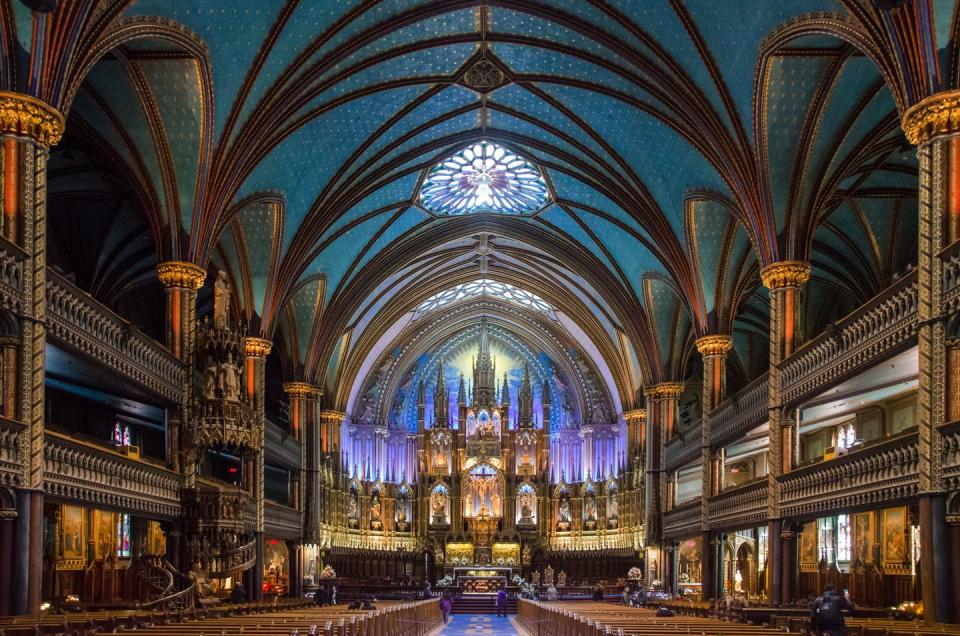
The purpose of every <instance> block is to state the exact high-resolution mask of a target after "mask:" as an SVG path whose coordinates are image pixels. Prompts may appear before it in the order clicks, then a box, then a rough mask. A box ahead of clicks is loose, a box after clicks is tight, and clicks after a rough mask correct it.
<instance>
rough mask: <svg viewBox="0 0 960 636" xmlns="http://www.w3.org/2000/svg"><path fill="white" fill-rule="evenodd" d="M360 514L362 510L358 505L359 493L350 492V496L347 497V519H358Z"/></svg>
mask: <svg viewBox="0 0 960 636" xmlns="http://www.w3.org/2000/svg"><path fill="white" fill-rule="evenodd" d="M359 512H360V508H359V506H358V505H357V493H356V492H354V491H350V494H349V495H348V496H347V519H356V518H357V514H358V513H359Z"/></svg>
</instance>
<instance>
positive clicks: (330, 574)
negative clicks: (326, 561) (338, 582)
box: [320, 565, 337, 579]
mask: <svg viewBox="0 0 960 636" xmlns="http://www.w3.org/2000/svg"><path fill="white" fill-rule="evenodd" d="M320 578H321V579H335V578H337V573H336V572H335V571H334V570H333V568H332V567H330V566H329V565H326V566H324V568H323V570H321V571H320Z"/></svg>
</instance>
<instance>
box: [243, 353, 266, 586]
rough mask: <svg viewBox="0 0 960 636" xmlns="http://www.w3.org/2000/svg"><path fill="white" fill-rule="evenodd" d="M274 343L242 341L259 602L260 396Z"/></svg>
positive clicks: (261, 560) (261, 523)
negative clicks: (252, 431)
mask: <svg viewBox="0 0 960 636" xmlns="http://www.w3.org/2000/svg"><path fill="white" fill-rule="evenodd" d="M272 348H273V343H271V342H270V341H269V340H265V339H263V338H254V337H247V338H244V340H243V355H244V371H243V381H244V386H245V390H246V393H247V399H248V400H250V404H251V405H252V406H253V412H254V418H255V419H256V427H257V435H258V436H259V439H258V440H256V441H255V442H254V446H255V448H254V449H253V450H254V452H255V456H254V464H255V466H254V475H253V498H254V501H255V502H256V506H257V525H256V529H255V530H254V537H255V538H256V540H257V564H256V565H255V566H254V571H253V577H252V582H253V585H251V589H249V590H247V594H248V595H249V597H250V599H251V600H255V601H259V600H261V599H262V598H263V505H264V504H263V455H264V453H263V443H264V442H263V433H264V427H265V423H264V416H263V401H264V400H263V396H264V388H265V384H266V383H265V369H266V363H267V356H268V355H270V350H271V349H272Z"/></svg>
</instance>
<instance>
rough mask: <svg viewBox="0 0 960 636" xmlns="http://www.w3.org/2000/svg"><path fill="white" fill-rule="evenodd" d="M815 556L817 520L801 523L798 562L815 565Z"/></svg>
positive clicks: (816, 559) (816, 560)
mask: <svg viewBox="0 0 960 636" xmlns="http://www.w3.org/2000/svg"><path fill="white" fill-rule="evenodd" d="M818 561H819V559H818V558H817V522H816V521H811V522H810V523H805V524H803V531H802V532H801V533H800V563H801V564H802V565H816V564H817V562H818Z"/></svg>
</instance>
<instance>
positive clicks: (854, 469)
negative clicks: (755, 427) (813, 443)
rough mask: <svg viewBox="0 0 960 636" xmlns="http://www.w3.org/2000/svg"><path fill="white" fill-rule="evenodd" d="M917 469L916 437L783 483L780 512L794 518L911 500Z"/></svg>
mask: <svg viewBox="0 0 960 636" xmlns="http://www.w3.org/2000/svg"><path fill="white" fill-rule="evenodd" d="M917 464H918V453H917V433H915V432H914V433H907V434H904V435H899V436H897V437H894V438H890V439H887V440H883V441H881V442H879V443H876V444H872V445H870V446H866V447H864V448H861V449H858V450H854V451H851V452H849V453H847V454H846V455H842V456H840V457H838V458H836V459H832V460H828V461H823V462H819V463H816V464H811V465H808V466H803V467H802V468H798V469H796V470H793V471H791V472H789V473H787V474H786V475H783V476H782V477H780V511H781V513H782V514H783V515H784V516H785V517H796V516H800V515H810V514H820V513H826V512H830V511H833V510H838V509H840V508H852V507H856V506H865V505H880V504H884V503H888V502H894V501H898V500H903V499H907V498H909V497H913V496H915V495H916V494H917V492H918V490H919V485H918V475H917Z"/></svg>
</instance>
